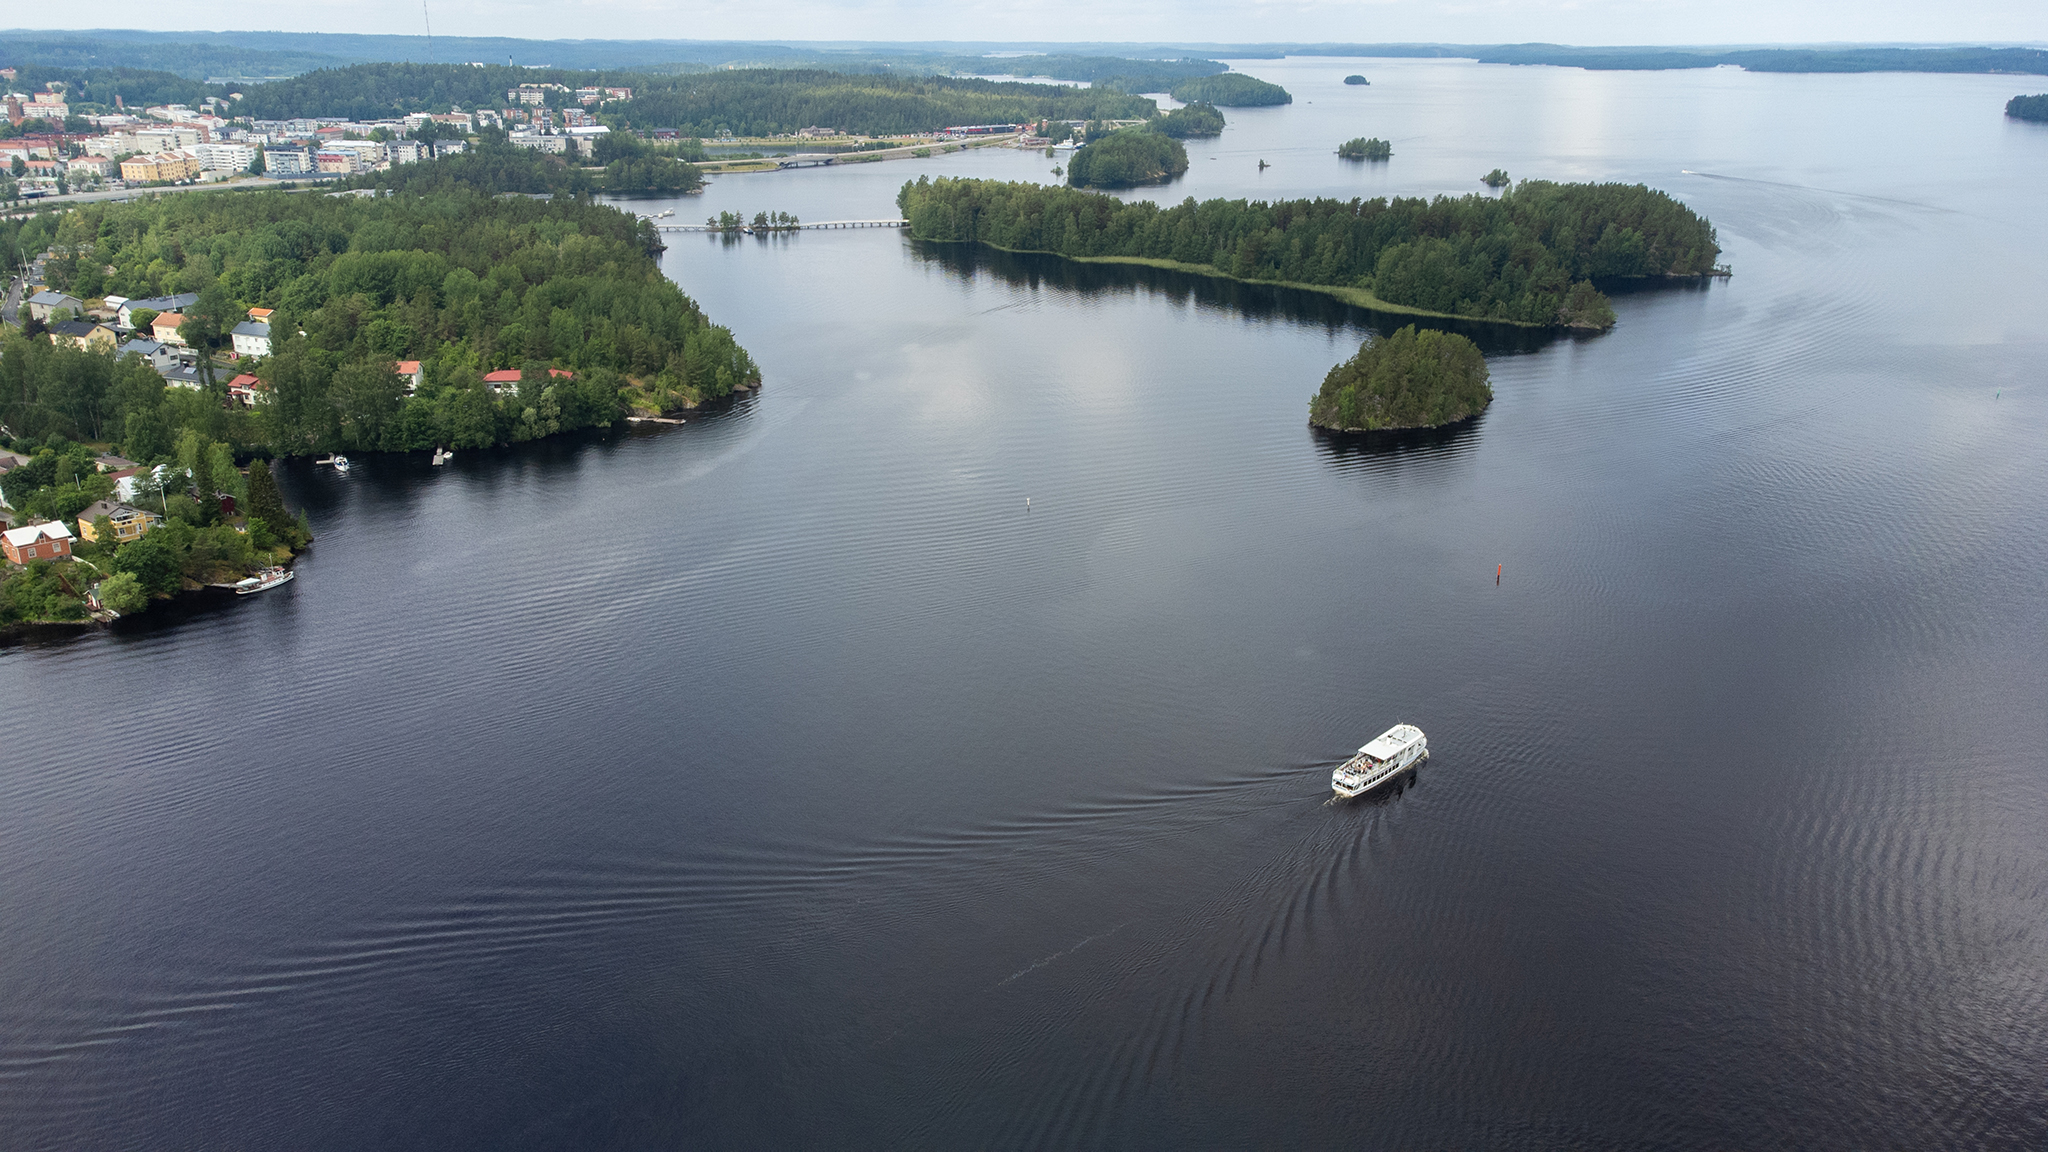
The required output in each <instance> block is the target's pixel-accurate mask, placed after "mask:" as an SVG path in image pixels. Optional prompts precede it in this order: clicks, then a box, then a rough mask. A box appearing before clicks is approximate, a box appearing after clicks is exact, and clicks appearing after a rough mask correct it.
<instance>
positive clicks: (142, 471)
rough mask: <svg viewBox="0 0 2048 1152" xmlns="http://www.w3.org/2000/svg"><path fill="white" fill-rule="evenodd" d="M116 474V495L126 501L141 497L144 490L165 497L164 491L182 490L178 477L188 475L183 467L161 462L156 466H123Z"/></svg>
mask: <svg viewBox="0 0 2048 1152" xmlns="http://www.w3.org/2000/svg"><path fill="white" fill-rule="evenodd" d="M113 475H114V495H115V497H117V498H118V499H120V500H122V501H125V502H130V503H132V502H134V501H136V500H139V499H141V497H142V494H143V493H144V492H154V493H156V494H157V498H158V499H160V500H161V499H163V496H164V492H165V491H166V490H169V491H171V492H182V491H184V489H183V488H182V487H180V486H179V485H178V479H179V478H180V477H182V476H185V475H186V472H185V470H184V469H182V468H173V467H171V466H170V465H168V464H159V465H157V466H156V467H154V468H133V469H129V468H123V469H122V470H121V471H119V472H116V473H114V474H113Z"/></svg>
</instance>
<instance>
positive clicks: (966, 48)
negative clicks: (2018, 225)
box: [0, 27, 2048, 55]
mask: <svg viewBox="0 0 2048 1152" xmlns="http://www.w3.org/2000/svg"><path fill="white" fill-rule="evenodd" d="M108 35H111V36H121V37H124V38H130V37H137V38H139V37H151V38H156V37H176V36H237V35H263V36H305V37H317V38H322V39H326V38H332V39H337V40H355V39H371V40H383V39H413V40H425V39H427V38H428V35H429V34H428V33H426V32H424V31H386V32H332V31H305V30H297V29H291V28H260V27H239V28H134V27H128V28H112V27H97V28H67V27H15V28H0V37H23V38H27V37H37V38H42V37H53V36H82V37H91V36H108ZM431 36H432V38H433V39H434V40H437V41H446V42H449V43H453V42H457V41H463V40H487V41H497V42H519V43H526V44H535V45H548V44H562V45H598V44H650V45H657V44H673V45H678V46H687V45H697V46H717V45H731V46H735V47H789V48H801V49H805V50H810V51H876V50H891V49H894V50H903V51H941V52H949V53H969V52H974V51H977V50H979V51H981V52H984V53H988V52H1011V53H1017V54H1022V55H1032V54H1038V53H1052V52H1084V50H1085V54H1103V53H1106V52H1109V51H1111V50H1133V51H1177V52H1201V53H1215V54H1218V55H1227V54H1229V53H1231V52H1233V51H1242V50H1245V49H1258V50H1264V51H1274V50H1278V51H1282V52H1284V51H1285V50H1289V49H1303V48H1339V47H1360V48H1436V49H1450V48H1498V47H1508V46H1547V47H1558V48H1577V49H1586V50H1595V51H1604V50H1610V49H1612V50H1627V49H1639V48H1649V49H1657V50H1660V51H1680V50H1698V51H1702V52H1736V51H1745V50H1761V49H1816V50H1831V51H1838V50H1849V49H1879V48H1883V49H1894V48H1898V49H1919V48H1927V49H1935V48H2039V49H2048V39H1995V38H1988V37H1976V38H1970V37H1965V38H1961V39H1949V40H1900V39H1876V40H1813V39H1787V40H1671V41H1658V40H1644V39H1636V40H1617V41H1612V42H1596V41H1586V40H1529V39H1512V38H1510V39H1492V40H1478V39H1458V40H1444V39H1428V38H1407V39H1374V40H1360V39H1357V38H1354V37H1337V38H1331V39H1325V40H1303V39H1297V38H1288V39H1276V40H1229V41H1218V40H1196V39H1188V40H1169V39H1157V38H1152V39H1144V38H1140V39H1130V40H1103V39H1078V40H1043V39H1030V40H998V39H980V38H976V39H933V40H909V39H888V38H883V39H847V38H838V37H831V38H823V39H800V38H795V37H768V36H755V37H745V36H706V37H686V36H523V35H504V34H489V33H483V34H479V33H472V32H462V31H439V30H437V31H435V32H433V33H432V34H431Z"/></svg>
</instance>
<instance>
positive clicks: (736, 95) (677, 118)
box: [236, 64, 1157, 137]
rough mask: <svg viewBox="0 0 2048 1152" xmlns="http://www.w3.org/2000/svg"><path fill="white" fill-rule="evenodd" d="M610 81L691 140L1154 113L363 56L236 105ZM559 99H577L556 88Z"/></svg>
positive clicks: (935, 93) (1067, 98) (337, 108)
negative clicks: (365, 59)
mask: <svg viewBox="0 0 2048 1152" xmlns="http://www.w3.org/2000/svg"><path fill="white" fill-rule="evenodd" d="M528 83H532V84H563V85H566V86H568V87H570V88H576V87H581V86H585V85H608V86H616V87H626V88H631V89H633V99H632V100H630V101H618V102H611V103H607V104H604V105H602V106H601V108H600V112H601V115H602V116H603V117H604V119H605V120H607V121H608V122H610V123H612V124H614V125H616V126H618V127H623V128H636V129H646V128H674V129H678V130H679V131H681V132H682V134H683V135H686V136H701V137H715V136H717V135H718V134H719V133H721V132H731V133H732V134H733V135H735V136H772V135H776V134H779V133H786V132H794V131H796V130H798V129H800V128H807V127H811V126H817V127H822V128H837V129H839V130H841V131H843V132H852V133H860V134H864V135H889V134H895V133H905V132H929V131H931V130H933V129H936V128H946V127H950V126H952V125H955V124H992V123H1021V122H1023V121H1026V120H1036V119H1039V118H1041V117H1048V116H1049V117H1052V118H1054V119H1060V120H1128V119H1139V118H1143V117H1148V116H1151V115H1152V114H1153V113H1154V112H1156V111H1157V106H1156V105H1154V104H1153V102H1152V101H1151V100H1148V99H1145V98H1143V97H1139V96H1131V95H1127V94H1125V93H1123V92H1120V91H1117V90H1115V89H1111V88H1101V89H1096V88H1072V87H1066V86H1062V85H1052V84H1020V83H1013V82H1006V81H995V80H977V79H968V78H960V77H950V76H903V75H884V74H854V73H844V72H833V71H826V70H823V69H816V68H811V69H795V70H790V69H769V68H747V69H736V70H733V71H729V72H694V73H688V74H684V75H660V74H653V73H646V72H570V71H563V70H557V69H533V68H506V67H503V66H497V65H493V66H489V67H483V68H472V67H469V66H466V65H449V64H357V65H352V66H350V67H347V68H333V69H325V70H322V71H319V72H308V73H306V74H305V75H303V76H296V77H293V78H292V79H290V80H280V81H276V82H274V83H270V84H264V85H261V86H258V87H253V88H251V89H250V90H249V91H247V92H245V93H244V98H243V101H242V103H241V104H239V105H237V107H236V111H238V112H240V113H242V114H243V115H250V116H255V117H258V118H259V119H267V120H276V119H287V118H291V117H300V116H346V117H351V118H354V119H377V118H381V117H390V116H399V115H404V114H406V113H411V112H428V111H445V110H447V109H448V108H449V107H450V106H453V105H460V106H462V107H464V108H479V107H490V108H495V107H500V106H502V105H503V104H504V100H505V91H506V89H508V88H511V87H516V86H517V85H519V84H528ZM549 99H550V100H551V101H552V102H553V103H557V104H559V103H562V102H564V101H571V102H573V101H572V97H571V96H570V94H567V93H560V92H555V93H551V94H550V97H549Z"/></svg>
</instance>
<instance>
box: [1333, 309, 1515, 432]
mask: <svg viewBox="0 0 2048 1152" xmlns="http://www.w3.org/2000/svg"><path fill="white" fill-rule="evenodd" d="M1491 403H1493V386H1492V384H1491V383H1490V382H1489V379H1488V374H1487V370H1486V357H1485V356H1484V355H1483V354H1481V353H1480V351H1479V346H1478V345H1476V344H1474V343H1472V341H1471V340H1469V339H1467V338H1466V337H1464V336H1461V335H1459V334H1457V333H1456V332H1443V331H1438V330H1437V329H1434V328H1422V329H1418V328H1417V327H1416V326H1415V325H1413V324H1410V325H1407V326H1406V327H1403V328H1400V329H1398V330H1397V331H1395V332H1394V333H1393V334H1392V335H1389V336H1386V337H1382V338H1380V339H1376V340H1370V341H1367V342H1366V343H1364V344H1362V345H1360V346H1359V349H1358V354H1357V355H1355V356H1353V357H1352V358H1351V359H1349V360H1346V361H1344V362H1343V363H1342V364H1339V365H1337V366H1336V367H1335V368H1332V369H1330V372H1329V375H1327V376H1325V377H1323V386H1322V387H1321V388H1320V389H1319V390H1317V392H1316V394H1315V397H1314V398H1313V399H1311V400H1310V401H1309V423H1310V424H1311V425H1313V426H1315V427H1317V428H1326V429H1329V430H1330V431H1333V432H1394V431H1405V430H1410V429H1420V428H1442V427H1444V426H1446V425H1449V424H1456V423H1458V422H1459V421H1461V420H1470V419H1471V418H1473V417H1474V416H1477V415H1479V414H1480V413H1481V412H1484V411H1485V410H1486V406H1487V405H1489V404H1491Z"/></svg>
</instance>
